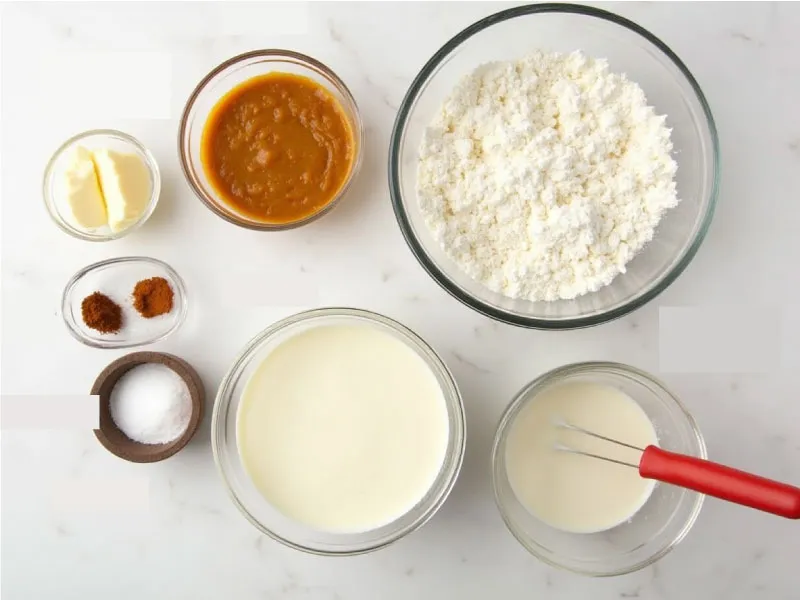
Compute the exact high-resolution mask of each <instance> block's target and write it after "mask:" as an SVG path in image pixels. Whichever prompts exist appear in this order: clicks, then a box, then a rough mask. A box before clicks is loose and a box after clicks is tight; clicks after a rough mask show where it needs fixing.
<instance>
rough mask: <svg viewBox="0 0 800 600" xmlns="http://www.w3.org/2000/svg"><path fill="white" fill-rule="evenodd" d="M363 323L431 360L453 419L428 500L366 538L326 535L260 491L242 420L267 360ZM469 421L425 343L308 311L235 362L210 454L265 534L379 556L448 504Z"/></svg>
mask: <svg viewBox="0 0 800 600" xmlns="http://www.w3.org/2000/svg"><path fill="white" fill-rule="evenodd" d="M337 324H356V325H367V326H370V327H375V328H377V329H380V330H382V331H384V332H386V333H389V334H391V335H393V336H394V337H396V338H398V339H399V340H401V341H403V342H404V343H405V344H407V345H408V346H409V347H410V348H411V349H413V350H415V351H416V352H417V354H418V355H419V356H420V357H421V358H422V359H423V360H424V361H425V363H426V364H427V365H428V367H429V368H430V369H431V371H432V372H433V374H434V375H435V376H436V379H437V380H438V381H439V385H440V387H441V390H442V393H443V395H444V400H445V403H446V405H447V413H448V424H449V433H448V442H447V450H446V453H445V458H444V461H443V462H442V466H441V469H440V470H439V474H438V476H437V477H436V480H435V481H434V483H433V485H432V486H431V488H430V489H429V490H428V493H427V494H426V495H425V496H424V497H423V498H422V500H420V501H419V503H417V505H416V506H414V507H412V508H411V509H410V510H409V511H408V512H407V513H406V514H404V515H403V516H401V517H398V518H397V519H396V520H394V521H393V522H391V523H389V524H387V525H385V526H383V527H380V528H378V529H374V530H372V531H365V532H361V533H327V532H321V531H317V530H314V529H311V528H309V527H305V526H303V525H301V524H299V523H297V522H295V521H293V520H291V519H289V518H288V517H285V516H284V515H283V514H281V513H280V512H279V511H278V510H277V509H275V508H274V507H272V506H271V505H270V504H269V502H267V500H266V499H265V498H264V496H262V495H261V494H260V493H259V491H258V490H257V489H256V487H255V485H254V484H253V483H252V481H251V480H250V477H249V476H248V474H247V472H246V471H245V469H244V466H243V464H242V460H241V458H240V455H239V451H238V444H237V438H236V421H237V415H238V411H239V404H240V402H241V396H242V392H243V390H244V388H245V386H246V385H247V382H248V381H249V379H250V376H251V375H252V373H253V372H254V371H255V370H256V369H257V368H258V366H259V365H260V364H261V362H262V361H263V360H264V358H265V357H266V356H267V355H268V354H269V353H270V352H272V351H273V350H274V349H275V348H276V347H277V346H278V345H280V344H281V343H283V342H284V341H286V340H287V339H288V338H290V337H292V336H294V335H296V334H298V333H300V332H302V331H305V330H308V329H311V328H315V327H319V326H321V325H337ZM465 441H466V422H465V419H464V405H463V402H462V400H461V394H460V393H459V391H458V388H457V387H456V383H455V380H454V379H453V376H452V374H451V373H450V371H449V370H448V369H447V367H446V366H445V364H444V363H443V362H442V360H441V359H440V358H439V356H438V355H437V354H436V352H435V351H434V350H433V349H432V348H431V347H430V346H428V345H427V344H426V343H425V342H424V341H423V340H422V339H421V338H420V337H419V336H417V335H416V334H415V333H414V332H412V331H411V330H409V329H407V328H406V327H404V326H403V325H401V324H399V323H397V322H395V321H393V320H391V319H388V318H386V317H384V316H382V315H379V314H376V313H372V312H368V311H364V310H358V309H353V308H323V309H316V310H310V311H306V312H301V313H298V314H296V315H293V316H291V317H288V318H286V319H283V320H281V321H279V322H277V323H275V324H274V325H272V326H270V327H268V328H267V329H266V330H264V331H263V332H262V333H260V334H258V335H257V336H256V337H255V338H253V339H252V340H251V341H250V342H249V343H248V344H247V346H245V348H244V350H243V351H242V353H241V354H240V355H239V357H238V358H237V359H236V360H235V362H234V363H233V366H232V367H231V369H230V370H229V371H228V373H227V375H226V376H225V378H224V379H223V380H222V383H221V384H220V387H219V392H218V393H217V398H216V401H215V402H214V412H213V415H212V417H211V447H212V449H213V451H214V460H215V461H216V463H217V468H218V469H219V471H220V474H221V475H222V479H223V481H224V482H225V486H226V488H227V489H228V492H229V494H230V496H231V498H232V500H233V502H234V504H236V506H237V508H238V509H239V510H240V511H241V512H242V514H243V515H244V516H245V517H246V518H247V520H248V521H250V523H252V524H253V525H254V526H255V527H256V528H257V529H258V530H259V531H261V532H262V533H264V534H266V535H268V536H269V537H271V538H273V539H275V540H277V541H279V542H281V543H283V544H285V545H286V546H289V547H291V548H294V549H296V550H302V551H304V552H308V553H311V554H320V555H329V556H348V555H355V554H363V553H366V552H371V551H373V550H378V549H380V548H383V547H385V546H388V545H389V544H392V543H394V542H396V541H397V540H399V539H400V538H402V537H404V536H406V535H408V534H409V533H411V532H412V531H415V530H417V529H419V528H420V527H421V526H422V525H424V524H425V523H426V522H427V521H428V520H429V519H430V518H431V517H432V516H433V515H434V514H435V513H436V511H437V510H438V509H439V507H440V506H441V505H442V504H443V503H444V501H445V500H446V498H447V496H448V495H449V493H450V490H451V489H452V488H453V485H454V484H455V481H456V478H457V477H458V473H459V471H460V469H461V462H462V460H463V457H464V446H465Z"/></svg>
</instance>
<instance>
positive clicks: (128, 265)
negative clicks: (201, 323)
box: [61, 256, 188, 348]
mask: <svg viewBox="0 0 800 600" xmlns="http://www.w3.org/2000/svg"><path fill="white" fill-rule="evenodd" d="M151 277H163V278H164V279H166V280H167V282H168V283H169V285H170V287H171V288H172V292H173V298H172V310H171V311H170V312H169V313H167V314H165V315H160V316H158V317H153V318H150V319H146V318H145V317H143V316H142V315H140V314H139V313H138V312H137V310H136V309H135V308H134V306H133V300H132V294H133V288H134V286H135V285H136V283H137V282H139V281H141V280H143V279H150V278H151ZM94 292H101V293H102V294H105V295H106V296H108V297H109V298H111V299H112V300H113V301H114V302H116V303H117V304H118V305H119V306H120V307H121V308H122V319H123V322H122V328H121V329H120V330H119V332H117V333H100V332H99V331H95V330H94V329H91V328H90V327H88V326H87V325H86V324H85V323H84V322H83V316H82V313H81V304H82V302H83V299H84V298H86V297H87V296H89V295H90V294H93V293H94ZM187 311H188V298H187V294H186V285H185V284H184V283H183V280H182V279H181V277H180V276H179V275H178V274H177V273H176V272H175V270H174V269H173V268H172V267H170V266H169V265H168V264H166V263H165V262H162V261H160V260H157V259H155V258H148V257H146V256H130V257H123V258H112V259H109V260H103V261H100V262H97V263H94V264H91V265H89V266H87V267H84V268H83V269H81V270H80V271H78V272H77V273H76V274H75V275H73V276H72V278H71V279H70V280H69V282H68V283H67V285H66V287H65V288H64V293H63V295H62V297H61V315H62V317H63V318H64V323H65V324H66V326H67V329H68V330H69V332H70V333H71V334H72V337H74V338H75V339H76V340H78V341H79V342H82V343H84V344H86V345H87V346H92V347H94V348H133V347H135V346H143V345H145V344H152V343H154V342H158V341H160V340H163V339H165V338H166V337H167V336H169V335H171V334H172V333H173V332H175V331H176V330H177V329H178V327H180V326H181V324H182V323H183V321H184V320H185V319H186V313H187Z"/></svg>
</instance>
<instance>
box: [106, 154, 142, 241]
mask: <svg viewBox="0 0 800 600" xmlns="http://www.w3.org/2000/svg"><path fill="white" fill-rule="evenodd" d="M92 159H93V161H94V167H95V169H96V171H97V177H98V179H99V180H100V189H101V191H102V195H103V198H104V199H105V206H106V211H107V213H108V226H109V228H110V229H111V231H112V232H114V233H117V232H119V231H122V230H123V229H127V228H128V227H129V226H130V225H132V224H133V223H135V222H136V221H137V220H139V217H141V216H142V213H144V211H145V210H146V209H147V204H148V202H149V200H150V192H151V189H150V188H151V183H150V172H149V171H148V169H147V165H146V164H145V163H144V161H143V160H142V159H141V158H140V157H139V156H138V155H136V154H124V153H121V152H116V151H114V150H96V151H95V152H94V153H93V154H92Z"/></svg>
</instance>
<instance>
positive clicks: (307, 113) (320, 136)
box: [200, 73, 355, 224]
mask: <svg viewBox="0 0 800 600" xmlns="http://www.w3.org/2000/svg"><path fill="white" fill-rule="evenodd" d="M354 155H355V143H354V140H353V132H352V129H351V127H350V123H349V121H348V120H347V116H346V115H345V112H344V110H343V109H342V107H341V106H340V105H339V103H338V101H337V100H336V99H335V98H334V97H333V96H332V95H331V94H330V92H328V91H327V90H326V89H325V88H323V87H322V86H321V85H319V84H318V83H316V82H315V81H312V80H311V79H308V78H307V77H302V76H299V75H293V74H289V73H270V74H268V75H263V76H259V77H254V78H252V79H249V80H247V81H245V82H244V83H242V84H240V85H239V86H237V87H235V88H234V89H232V90H231V91H230V92H228V93H227V94H226V95H225V96H223V97H222V99H221V100H220V101H219V102H218V103H217V105H216V106H215V107H214V108H213V109H212V110H211V113H210V115H209V117H208V121H206V124H205V127H204V129H203V137H202V143H201V154H200V156H201V161H202V163H203V169H204V171H205V173H206V177H208V179H209V181H210V182H211V185H212V186H213V187H214V189H215V190H216V191H217V193H218V194H219V195H220V196H221V198H222V200H223V201H224V202H225V203H226V204H228V205H230V207H231V208H233V209H234V210H235V211H237V212H239V213H242V214H243V215H245V216H247V217H249V218H251V219H254V220H256V221H260V222H262V223H271V224H283V223H292V222H295V221H300V220H303V219H305V218H306V217H309V216H311V215H313V214H314V213H316V212H318V211H319V210H321V209H322V208H324V207H325V206H326V205H327V204H328V203H329V202H331V201H332V200H333V199H334V198H335V197H336V195H337V193H338V192H339V190H340V189H341V188H342V186H343V185H344V183H345V181H346V180H347V177H348V175H349V173H350V169H351V168H352V166H353V157H354Z"/></svg>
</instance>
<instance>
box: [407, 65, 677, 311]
mask: <svg viewBox="0 0 800 600" xmlns="http://www.w3.org/2000/svg"><path fill="white" fill-rule="evenodd" d="M664 122H665V117H663V116H657V115H656V114H655V113H654V111H653V108H652V107H649V106H648V105H647V100H646V98H645V95H644V92H643V91H642V89H641V88H640V87H639V86H638V85H637V84H635V83H633V82H631V81H628V80H627V79H626V78H625V76H624V75H617V74H613V73H610V72H609V71H608V64H607V63H606V61H604V60H594V59H592V58H587V57H586V56H584V55H583V54H581V53H580V52H574V53H572V54H569V55H558V54H544V53H536V54H533V55H532V56H530V57H528V58H526V59H524V60H521V61H518V62H502V63H491V64H487V65H483V66H481V67H480V68H478V69H477V70H476V71H474V72H473V73H472V74H470V75H469V76H467V77H465V78H464V79H463V80H462V81H461V82H460V83H459V84H458V85H457V87H456V88H455V90H454V91H453V93H452V95H451V96H450V97H449V98H448V99H447V100H446V101H445V103H444V104H443V105H442V107H441V109H440V110H439V112H438V114H437V115H436V117H435V119H434V120H433V122H432V123H431V125H430V126H429V127H428V128H427V129H426V131H425V134H424V136H423V141H422V146H421V149H420V161H419V167H418V177H417V194H418V197H419V203H420V208H421V210H422V212H423V215H424V216H425V220H426V222H427V224H428V226H429V228H430V229H431V232H432V234H433V236H434V238H435V239H436V240H437V241H438V242H439V243H440V244H441V246H442V248H443V249H444V251H445V252H446V253H447V255H448V256H449V257H450V258H451V259H453V260H454V261H455V262H456V263H457V264H458V266H459V267H460V268H461V269H462V270H463V271H464V272H466V273H467V274H468V275H469V276H470V277H472V278H473V279H475V280H477V281H479V282H481V283H483V284H484V285H486V286H487V287H488V288H489V289H491V290H493V291H495V292H499V293H501V294H503V295H505V296H508V297H511V298H523V299H526V300H533V301H537V300H547V301H552V300H559V299H572V298H576V297H578V296H580V295H582V294H585V293H587V292H593V291H597V290H598V289H600V288H602V287H603V286H605V285H608V284H609V283H611V281H612V280H613V279H614V277H615V276H616V275H618V274H619V273H624V272H625V265H626V264H627V263H628V262H629V261H630V260H631V259H632V258H633V257H634V255H635V254H636V253H637V252H638V251H639V250H641V249H642V248H643V247H644V245H645V244H647V242H649V241H650V240H651V239H652V238H653V233H654V231H655V228H656V225H657V224H658V222H659V220H660V219H661V217H662V215H663V214H664V212H665V211H666V210H667V209H669V208H671V207H674V206H676V205H677V204H678V198H677V196H676V191H675V189H676V188H675V172H676V170H677V165H676V163H675V161H674V160H673V159H672V158H671V156H670V152H671V150H672V142H671V141H670V130H669V129H667V128H666V127H665V125H664Z"/></svg>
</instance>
